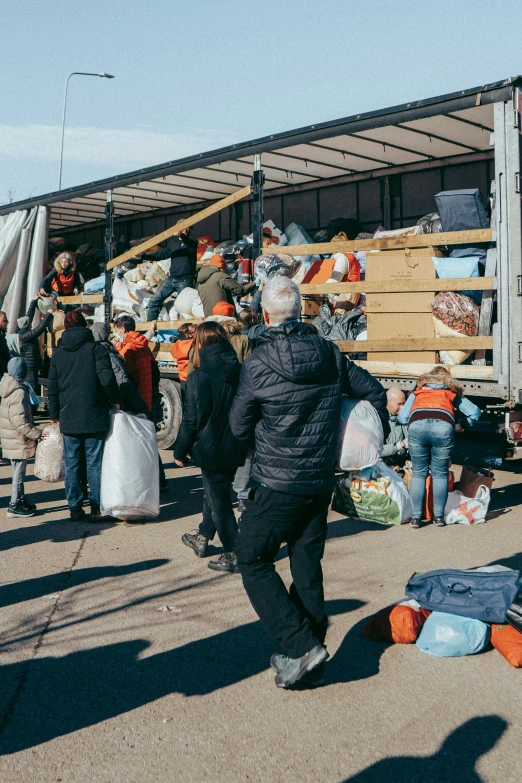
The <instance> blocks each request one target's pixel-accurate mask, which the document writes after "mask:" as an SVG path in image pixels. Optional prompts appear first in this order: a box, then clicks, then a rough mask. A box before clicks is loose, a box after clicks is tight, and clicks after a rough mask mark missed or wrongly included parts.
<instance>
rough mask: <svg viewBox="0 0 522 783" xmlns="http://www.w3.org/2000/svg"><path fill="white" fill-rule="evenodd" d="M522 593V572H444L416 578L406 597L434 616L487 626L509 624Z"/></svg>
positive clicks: (420, 575)
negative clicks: (442, 614) (508, 615)
mask: <svg viewBox="0 0 522 783" xmlns="http://www.w3.org/2000/svg"><path fill="white" fill-rule="evenodd" d="M519 589H520V571H493V572H491V571H478V570H476V569H475V570H472V571H459V570H457V569H453V568H441V569H439V570H437V571H428V572H427V573H425V574H413V576H412V577H411V579H410V580H409V581H408V584H407V585H406V591H405V592H406V595H407V596H408V598H414V599H415V601H417V602H418V603H419V604H420V605H421V606H423V607H424V608H425V609H431V610H432V612H448V613H450V614H458V615H461V616H462V617H471V618H473V619H475V620H482V621H483V622H485V623H499V624H503V623H505V622H506V612H507V610H508V609H509V607H510V606H511V604H512V603H513V601H514V600H515V598H516V596H517V594H518V591H519Z"/></svg>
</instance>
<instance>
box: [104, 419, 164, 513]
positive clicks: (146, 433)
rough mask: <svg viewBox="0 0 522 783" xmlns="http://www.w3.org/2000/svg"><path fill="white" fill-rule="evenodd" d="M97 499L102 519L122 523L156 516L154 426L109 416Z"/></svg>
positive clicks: (146, 422)
mask: <svg viewBox="0 0 522 783" xmlns="http://www.w3.org/2000/svg"><path fill="white" fill-rule="evenodd" d="M100 495H101V497H100V510H101V513H102V515H103V516H111V517H114V518H115V519H124V520H125V519H145V518H149V517H157V516H158V514H159V463H158V446H157V441H156V432H155V428H154V424H153V423H152V422H151V421H149V420H148V419H146V418H145V417H144V416H135V415H133V414H131V413H123V411H120V412H118V413H111V420H110V428H109V432H108V433H107V437H106V438H105V447H104V451H103V460H102V473H101V493H100Z"/></svg>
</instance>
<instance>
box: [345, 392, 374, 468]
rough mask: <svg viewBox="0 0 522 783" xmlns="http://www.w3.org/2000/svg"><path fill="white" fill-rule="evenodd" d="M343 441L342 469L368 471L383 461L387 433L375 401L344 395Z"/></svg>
mask: <svg viewBox="0 0 522 783" xmlns="http://www.w3.org/2000/svg"><path fill="white" fill-rule="evenodd" d="M339 441H340V442H339V459H338V465H339V467H340V468H341V470H364V468H371V467H372V466H373V465H375V464H376V462H378V461H379V460H380V458H381V454H382V450H383V448H384V432H383V429H382V424H381V420H380V418H379V415H378V413H377V411H376V410H375V408H374V407H373V405H372V404H371V403H369V402H367V400H352V399H350V398H349V397H343V405H342V410H341V428H340V431H339Z"/></svg>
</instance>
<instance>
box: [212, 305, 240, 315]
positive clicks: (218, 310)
mask: <svg viewBox="0 0 522 783" xmlns="http://www.w3.org/2000/svg"><path fill="white" fill-rule="evenodd" d="M212 315H228V316H229V317H232V318H233V317H234V316H235V315H236V308H235V307H234V305H232V304H229V303H228V302H218V303H217V304H215V305H214V307H213V308H212Z"/></svg>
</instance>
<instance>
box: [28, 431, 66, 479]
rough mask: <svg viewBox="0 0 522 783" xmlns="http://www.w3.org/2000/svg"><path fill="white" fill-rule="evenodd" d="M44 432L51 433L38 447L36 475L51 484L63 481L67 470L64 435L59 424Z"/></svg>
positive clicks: (35, 466)
mask: <svg viewBox="0 0 522 783" xmlns="http://www.w3.org/2000/svg"><path fill="white" fill-rule="evenodd" d="M43 431H44V432H47V433H49V435H48V437H47V438H45V440H41V441H40V442H39V443H38V446H37V447H36V455H35V458H34V475H35V476H36V478H39V479H41V480H42V481H47V482H48V483H49V484H55V483H56V482H57V481H63V479H64V476H65V469H64V464H63V435H62V433H61V432H60V425H59V424H49V426H48V427H44V430H43Z"/></svg>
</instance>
